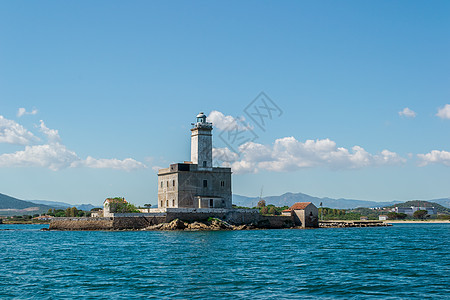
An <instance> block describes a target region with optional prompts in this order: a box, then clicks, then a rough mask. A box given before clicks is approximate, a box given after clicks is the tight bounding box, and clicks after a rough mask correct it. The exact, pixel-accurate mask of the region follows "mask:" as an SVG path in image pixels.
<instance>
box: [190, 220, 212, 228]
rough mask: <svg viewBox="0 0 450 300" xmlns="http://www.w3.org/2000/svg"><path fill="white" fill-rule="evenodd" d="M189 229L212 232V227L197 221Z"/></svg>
mask: <svg viewBox="0 0 450 300" xmlns="http://www.w3.org/2000/svg"><path fill="white" fill-rule="evenodd" d="M187 229H189V230H210V227H209V226H208V225H206V224H204V223H200V222H197V221H195V222H194V223H191V224H189V225H188V227H187Z"/></svg>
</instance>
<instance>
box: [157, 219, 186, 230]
mask: <svg viewBox="0 0 450 300" xmlns="http://www.w3.org/2000/svg"><path fill="white" fill-rule="evenodd" d="M186 227H187V224H186V223H184V222H183V221H181V220H180V219H175V220H173V221H171V222H170V223H165V224H163V226H162V227H161V228H160V229H161V230H181V229H185V228H186Z"/></svg>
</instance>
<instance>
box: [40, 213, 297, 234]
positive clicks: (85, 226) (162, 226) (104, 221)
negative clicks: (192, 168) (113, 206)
mask: <svg viewBox="0 0 450 300" xmlns="http://www.w3.org/2000/svg"><path fill="white" fill-rule="evenodd" d="M186 216H187V217H190V218H186V219H184V218H183V219H182V218H180V217H178V216H175V215H173V216H145V215H139V214H136V216H121V217H118V216H115V217H107V218H54V219H52V221H51V222H50V226H49V230H143V229H145V230H181V229H182V230H184V229H186V230H238V229H240V230H242V229H257V228H259V229H281V228H293V227H295V224H294V221H293V220H292V218H291V217H286V216H261V215H259V214H254V215H251V217H250V216H245V219H243V220H237V219H235V218H231V219H227V220H223V219H221V218H219V217H215V216H214V217H208V216H201V217H199V216H197V218H193V217H192V215H186ZM181 220H183V221H181ZM214 220H216V221H214ZM217 220H220V221H217Z"/></svg>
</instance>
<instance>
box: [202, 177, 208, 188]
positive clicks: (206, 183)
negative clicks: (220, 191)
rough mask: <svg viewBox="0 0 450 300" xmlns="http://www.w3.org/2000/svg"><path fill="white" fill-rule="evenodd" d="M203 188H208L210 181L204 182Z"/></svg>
mask: <svg viewBox="0 0 450 300" xmlns="http://www.w3.org/2000/svg"><path fill="white" fill-rule="evenodd" d="M203 187H204V188H206V187H208V180H206V179H204V180H203Z"/></svg>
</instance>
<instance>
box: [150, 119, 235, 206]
mask: <svg viewBox="0 0 450 300" xmlns="http://www.w3.org/2000/svg"><path fill="white" fill-rule="evenodd" d="M192 125H193V127H192V128H191V161H188V162H184V163H176V164H171V165H170V167H169V168H166V169H160V170H159V171H158V207H159V208H231V202H232V198H231V168H222V167H213V165H212V129H213V127H212V123H209V122H207V121H206V115H205V114H204V113H200V114H198V115H197V120H196V122H195V123H192Z"/></svg>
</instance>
